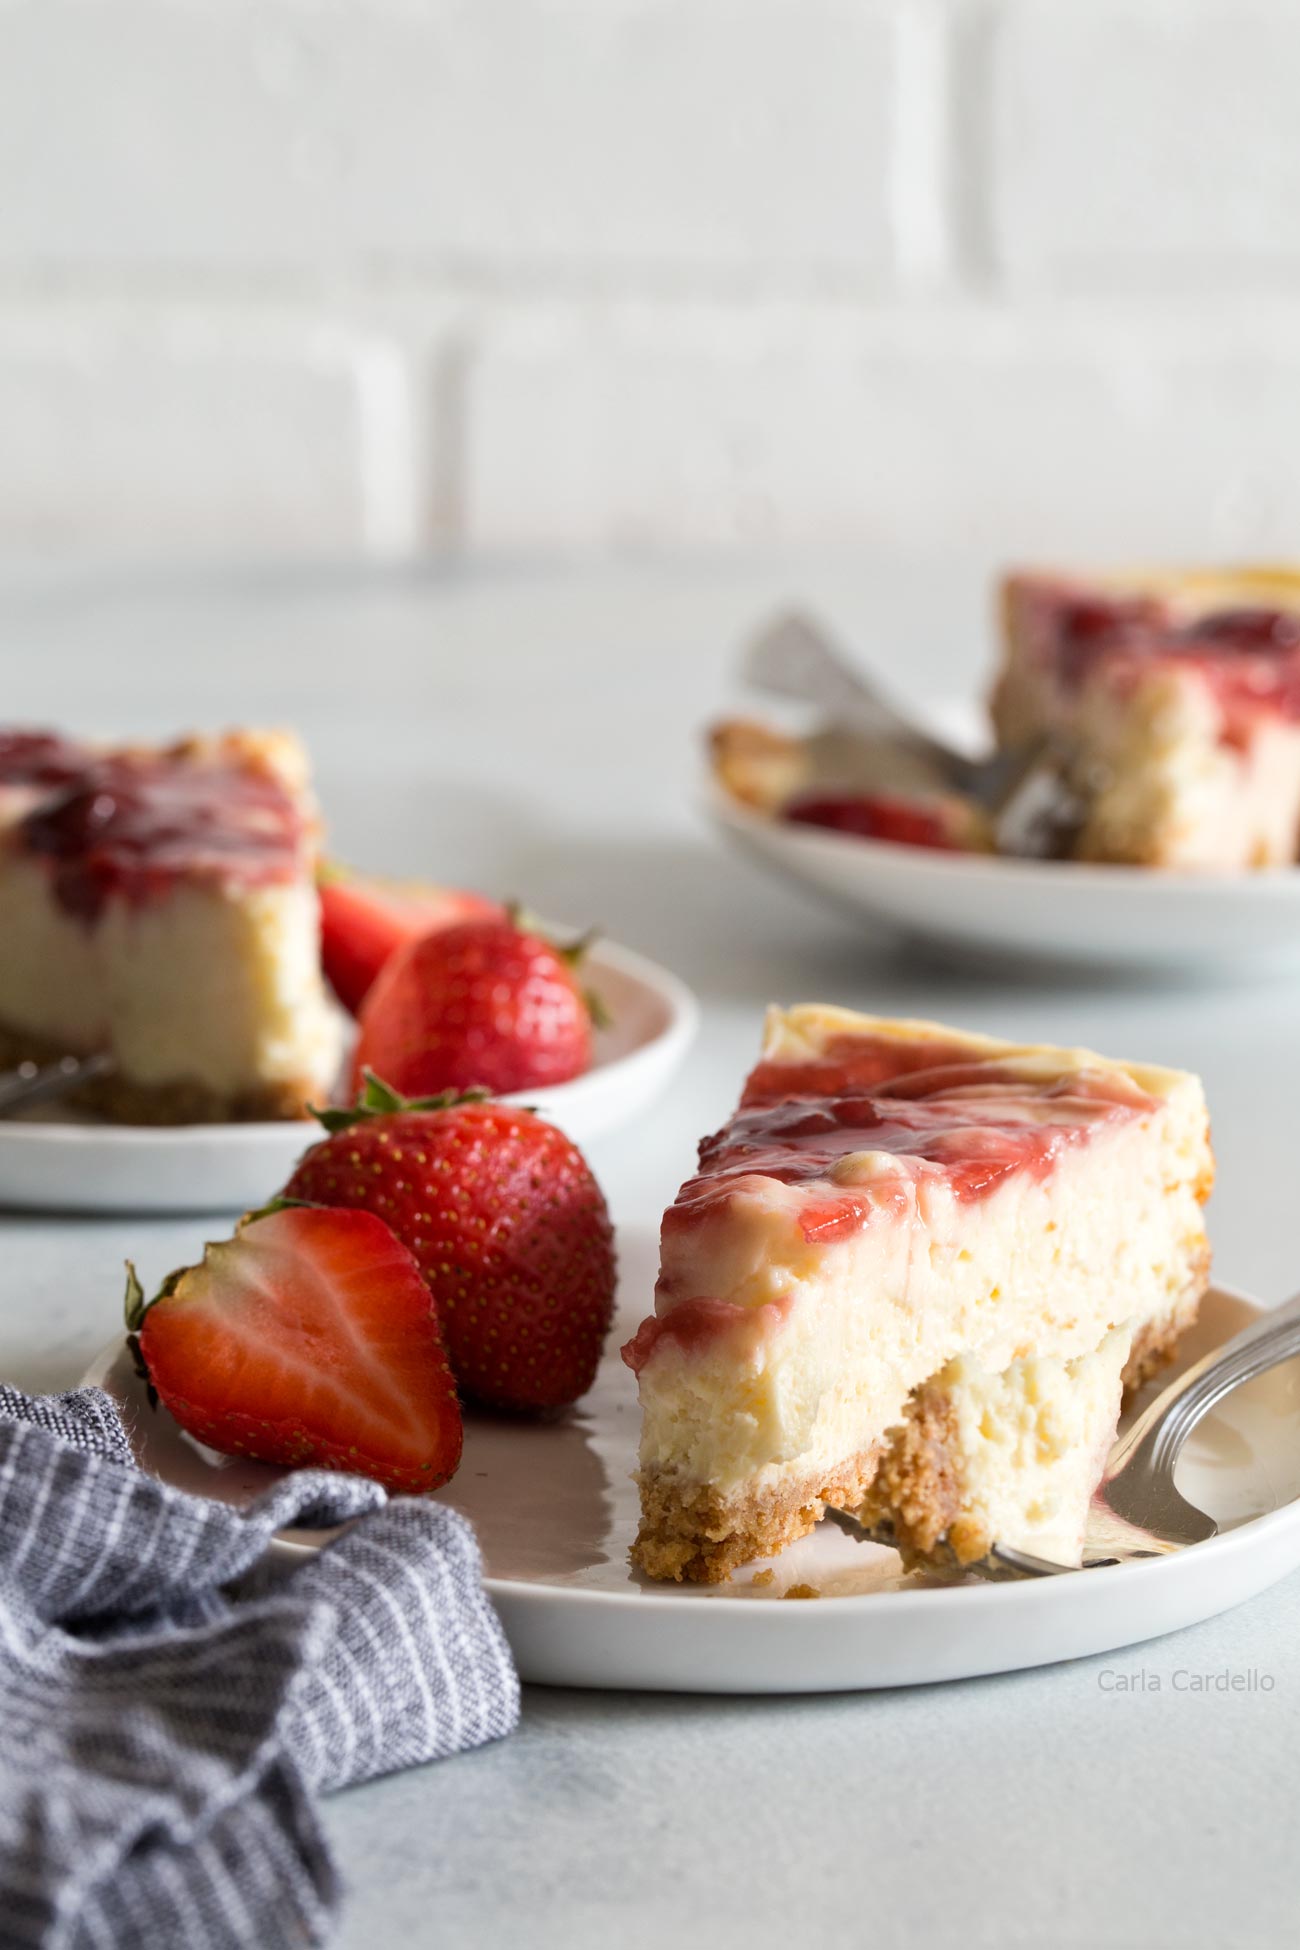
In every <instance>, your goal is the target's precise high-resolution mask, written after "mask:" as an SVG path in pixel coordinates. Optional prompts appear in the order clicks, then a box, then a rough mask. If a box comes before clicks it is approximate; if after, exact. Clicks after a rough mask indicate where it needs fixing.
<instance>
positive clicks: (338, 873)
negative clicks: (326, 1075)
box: [317, 861, 501, 1015]
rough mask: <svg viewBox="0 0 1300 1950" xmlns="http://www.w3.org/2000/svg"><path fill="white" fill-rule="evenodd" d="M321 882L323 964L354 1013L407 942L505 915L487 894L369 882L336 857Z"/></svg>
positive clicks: (320, 876) (332, 984)
mask: <svg viewBox="0 0 1300 1950" xmlns="http://www.w3.org/2000/svg"><path fill="white" fill-rule="evenodd" d="M317 886H318V891H319V894H320V922H321V964H322V966H323V967H324V970H325V975H326V978H327V980H328V981H329V984H330V987H331V988H332V989H333V990H334V993H335V995H337V997H338V999H339V1001H340V1002H341V1003H342V1004H343V1006H344V1008H345V1009H349V1010H351V1012H352V1014H353V1015H355V1014H356V1013H357V1010H358V1009H359V1008H360V1007H361V1004H362V1003H363V1002H364V1000H365V998H366V992H367V990H368V989H369V988H370V986H371V984H372V983H373V982H374V979H375V977H376V976H377V975H378V973H379V971H380V969H381V968H382V967H383V966H384V963H385V962H386V961H388V959H389V958H390V956H392V955H393V954H394V953H395V952H396V950H397V949H398V948H400V947H402V946H403V945H404V944H405V943H406V942H408V941H417V940H418V939H419V938H420V936H421V935H423V934H432V933H434V932H435V930H436V929H438V928H449V927H454V926H455V924H456V922H457V921H469V920H472V919H474V918H475V917H476V916H480V915H489V914H500V913H501V908H500V906H499V904H498V903H497V902H496V901H490V900H489V899H488V898H487V896H486V895H485V894H471V893H468V892H465V891H463V890H462V889H459V888H455V887H433V886H428V885H426V884H423V883H421V882H420V881H415V880H370V879H367V878H366V877H365V876H363V875H362V874H355V873H352V872H350V871H349V870H348V868H346V867H340V866H338V865H336V864H335V863H333V862H332V861H331V862H326V863H325V864H323V865H322V866H321V868H320V869H319V872H318V874H317Z"/></svg>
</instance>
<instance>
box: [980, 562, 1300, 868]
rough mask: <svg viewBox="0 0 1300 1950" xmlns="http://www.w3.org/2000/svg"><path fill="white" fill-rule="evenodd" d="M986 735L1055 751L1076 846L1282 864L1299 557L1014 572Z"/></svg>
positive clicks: (1298, 719) (1084, 852)
mask: <svg viewBox="0 0 1300 1950" xmlns="http://www.w3.org/2000/svg"><path fill="white" fill-rule="evenodd" d="M1001 607H1002V616H1003V626H1004V627H1003V654H1002V664H1001V669H1000V672H999V674H998V678H997V683H996V686H995V689H994V693H993V699H992V709H993V718H994V723H995V726H996V730H997V734H998V739H999V743H1000V744H1001V745H1003V746H1004V747H1018V746H1022V745H1025V744H1028V743H1029V742H1031V741H1033V740H1035V739H1037V738H1039V737H1041V736H1043V735H1044V734H1051V735H1053V736H1054V738H1056V739H1057V740H1059V741H1060V745H1061V749H1062V751H1063V752H1064V753H1066V754H1067V755H1068V756H1067V759H1066V778H1065V784H1066V787H1067V792H1066V798H1067V800H1068V802H1069V804H1070V806H1071V808H1072V811H1071V814H1070V823H1071V826H1072V831H1071V833H1070V838H1069V843H1068V845H1067V847H1066V850H1067V851H1069V852H1071V853H1072V854H1073V855H1074V857H1076V858H1079V859H1084V860H1099V861H1115V862H1121V863H1126V864H1130V865H1139V866H1157V867H1184V868H1193V869H1204V868H1249V867H1267V866H1280V865H1289V864H1291V863H1292V862H1294V861H1295V859H1296V858H1297V854H1298V853H1300V571H1296V570H1293V569H1280V568H1267V569H1239V570H1231V571H1227V572H1224V573H1212V572H1199V573H1179V572H1145V573H1133V574H1115V575H1103V576H1078V575H1065V574H1018V575H1011V576H1008V577H1007V578H1006V580H1005V581H1004V583H1003V587H1002V603H1001Z"/></svg>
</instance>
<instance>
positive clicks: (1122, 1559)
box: [826, 1294, 1300, 1579]
mask: <svg viewBox="0 0 1300 1950" xmlns="http://www.w3.org/2000/svg"><path fill="white" fill-rule="evenodd" d="M1296 1354H1300V1294H1297V1296H1296V1297H1295V1299H1293V1300H1288V1301H1287V1302H1286V1303H1285V1305H1283V1306H1281V1307H1275V1308H1273V1309H1272V1311H1271V1312H1269V1313H1267V1314H1265V1315H1264V1317H1263V1318H1262V1319H1261V1320H1257V1321H1253V1322H1252V1323H1251V1325H1250V1326H1249V1327H1244V1328H1243V1329H1242V1331H1241V1333H1240V1334H1235V1335H1234V1336H1233V1338H1232V1339H1231V1340H1230V1341H1228V1342H1227V1343H1226V1344H1225V1345H1224V1346H1223V1347H1220V1348H1215V1349H1214V1350H1213V1351H1212V1352H1211V1353H1209V1354H1207V1355H1206V1356H1205V1357H1204V1359H1202V1360H1200V1361H1197V1362H1196V1363H1195V1365H1194V1366H1192V1367H1190V1368H1188V1370H1187V1372H1186V1373H1185V1374H1181V1375H1179V1377H1178V1379H1177V1380H1176V1381H1171V1382H1170V1383H1169V1386H1168V1387H1167V1388H1164V1389H1162V1390H1161V1392H1160V1394H1158V1395H1157V1396H1156V1398H1155V1400H1154V1401H1153V1402H1152V1403H1151V1404H1150V1406H1149V1407H1148V1408H1146V1409H1144V1410H1143V1412H1142V1414H1141V1415H1139V1416H1138V1418H1137V1420H1136V1422H1134V1424H1133V1426H1132V1428H1131V1429H1128V1430H1127V1431H1126V1432H1125V1434H1123V1435H1122V1436H1121V1437H1120V1438H1119V1440H1118V1442H1116V1444H1115V1446H1114V1448H1113V1449H1112V1450H1111V1452H1110V1458H1109V1460H1108V1462H1107V1464H1106V1474H1105V1476H1104V1477H1103V1478H1102V1480H1101V1483H1100V1484H1099V1485H1098V1487H1097V1490H1096V1491H1095V1493H1094V1495H1093V1500H1092V1509H1091V1512H1090V1514H1089V1519H1088V1536H1087V1541H1086V1544H1085V1548H1084V1555H1083V1563H1082V1564H1081V1565H1074V1564H1056V1563H1053V1562H1052V1561H1051V1560H1050V1559H1048V1558H1044V1557H1034V1556H1032V1555H1031V1554H1030V1553H1029V1552H1028V1551H1020V1550H1015V1549H1013V1548H1012V1547H1011V1546H1010V1545H1007V1544H994V1546H993V1548H992V1550H991V1551H990V1552H989V1555H988V1556H987V1557H984V1558H981V1559H979V1561H978V1562H977V1563H974V1564H966V1565H962V1566H960V1567H958V1566H957V1565H956V1559H955V1558H954V1560H953V1564H954V1568H960V1569H962V1570H966V1571H973V1572H974V1573H975V1574H976V1576H978V1577H982V1578H991V1579H1001V1578H1043V1577H1058V1576H1059V1575H1060V1574H1061V1573H1062V1572H1063V1571H1074V1570H1084V1571H1093V1570H1098V1569H1100V1568H1101V1567H1102V1566H1103V1565H1110V1564H1129V1563H1133V1562H1136V1561H1137V1560H1139V1559H1141V1558H1150V1557H1161V1556H1164V1555H1165V1554H1166V1553H1168V1552H1171V1551H1180V1550H1185V1549H1186V1548H1187V1546H1188V1545H1189V1544H1203V1543H1205V1542H1206V1541H1207V1539H1209V1538H1211V1537H1214V1536H1217V1535H1218V1530H1219V1526H1218V1524H1217V1523H1216V1522H1215V1521H1214V1518H1213V1517H1207V1516H1206V1514H1205V1512H1204V1510H1199V1509H1197V1507H1196V1505H1195V1504H1194V1503H1189V1502H1188V1501H1187V1498H1186V1497H1185V1496H1183V1495H1182V1494H1181V1493H1180V1492H1179V1490H1178V1489H1177V1487H1176V1486H1175V1484H1174V1470H1175V1468H1176V1467H1177V1464H1178V1458H1179V1456H1180V1455H1181V1454H1182V1450H1183V1445H1184V1444H1185V1443H1186V1441H1187V1438H1188V1437H1189V1436H1190V1435H1191V1433H1192V1431H1193V1429H1195V1427H1196V1426H1197V1424H1198V1423H1199V1422H1200V1421H1201V1419H1202V1417H1203V1416H1205V1415H1206V1414H1208V1413H1209V1411H1210V1409H1212V1408H1213V1407H1214V1405H1215V1403H1216V1402H1221V1401H1222V1400H1223V1398H1224V1396H1225V1395H1230V1394H1231V1393H1232V1391H1233V1389H1234V1388H1240V1387H1241V1385H1242V1383H1243V1382H1247V1381H1253V1380H1254V1379H1255V1378H1256V1376H1257V1375H1262V1374H1267V1373H1268V1371H1269V1369H1270V1368H1275V1367H1277V1366H1278V1365H1279V1364H1280V1363H1281V1362H1283V1361H1289V1360H1290V1359H1291V1358H1292V1356H1293V1355H1296ZM826 1514H827V1516H828V1517H830V1518H831V1519H832V1521H833V1522H835V1523H837V1524H838V1525H839V1527H840V1529H841V1530H845V1531H847V1532H848V1534H849V1535H850V1536H851V1537H856V1538H858V1539H859V1540H860V1541H861V1542H863V1543H872V1544H892V1543H893V1541H894V1540H893V1537H892V1536H891V1535H889V1534H888V1533H887V1529H886V1528H883V1527H882V1528H879V1529H868V1528H867V1527H866V1526H865V1525H863V1524H861V1523H859V1522H858V1520H857V1518H856V1517H854V1516H851V1515H850V1514H849V1512H848V1511H846V1510H833V1509H828V1510H827V1512H826Z"/></svg>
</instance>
